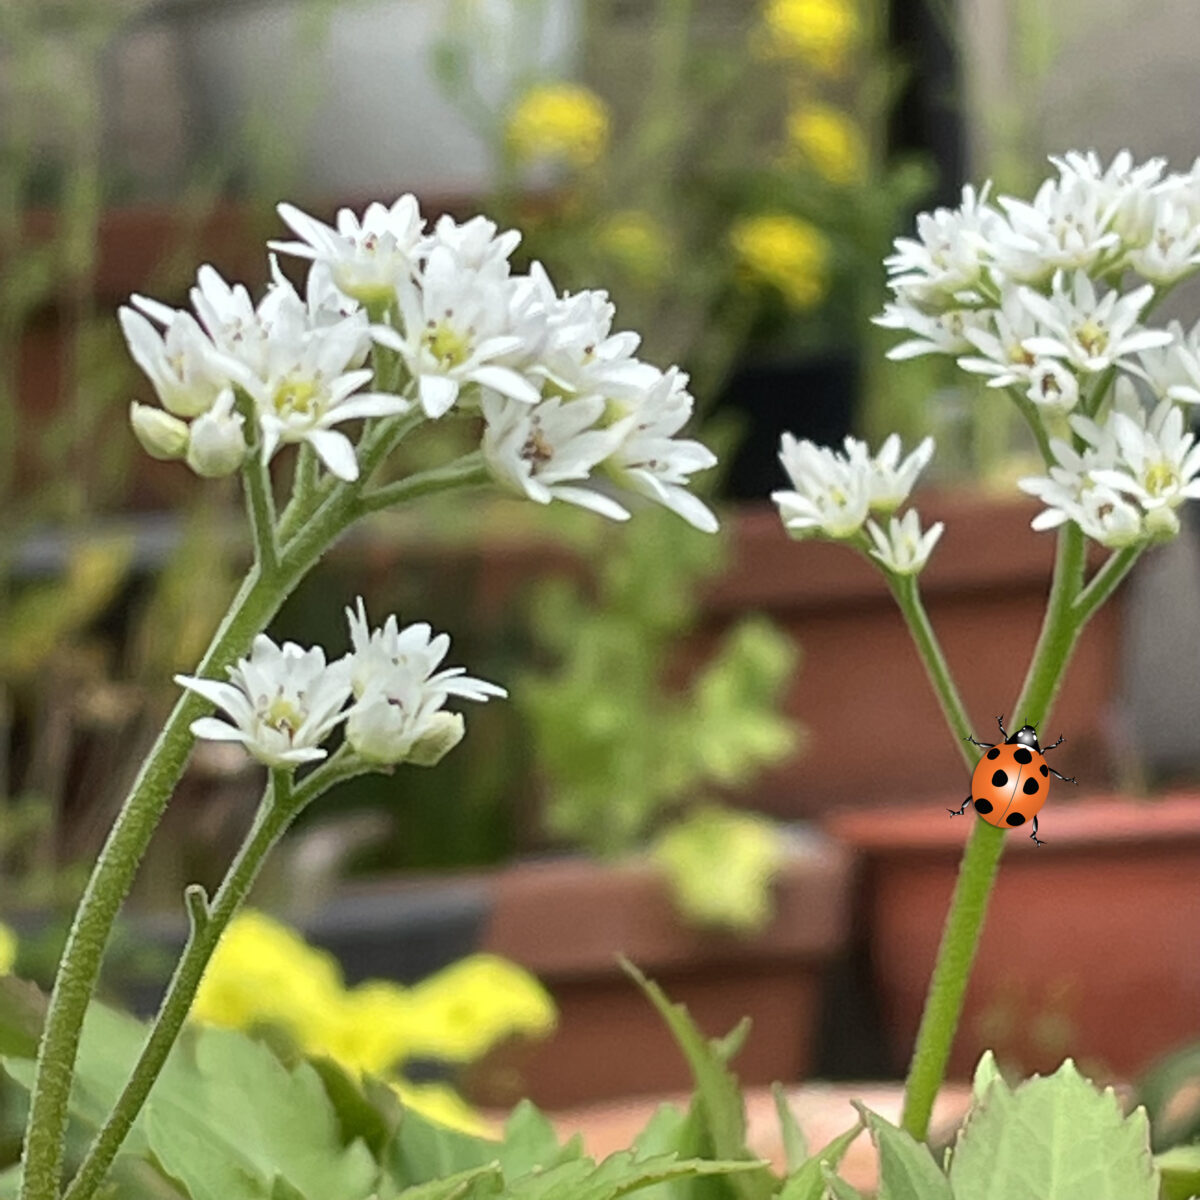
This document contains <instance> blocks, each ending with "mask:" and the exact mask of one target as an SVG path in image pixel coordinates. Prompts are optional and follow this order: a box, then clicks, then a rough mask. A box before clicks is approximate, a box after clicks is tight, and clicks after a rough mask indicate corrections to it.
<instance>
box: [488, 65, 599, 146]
mask: <svg viewBox="0 0 1200 1200" xmlns="http://www.w3.org/2000/svg"><path fill="white" fill-rule="evenodd" d="M608 134H609V119H608V108H607V106H606V105H605V103H604V101H603V100H601V99H600V97H599V96H597V95H596V93H595V92H593V91H591V90H590V89H589V88H586V87H583V86H581V85H579V84H574V83H550V84H543V85H541V86H539V87H534V88H530V89H529V90H528V91H527V92H526V93H525V94H524V95H523V96H522V97H521V99H520V100H519V101H518V102H517V105H516V107H515V108H514V109H513V111H512V114H511V115H510V116H509V118H508V124H507V127H506V130H505V137H506V140H507V142H508V146H509V148H510V149H511V151H512V152H513V154H514V155H515V156H516V157H517V158H518V159H520V160H522V161H526V160H529V159H536V158H561V159H565V160H566V161H567V162H569V163H570V164H571V165H572V166H576V167H586V166H590V165H591V164H592V163H594V162H595V161H596V160H597V159H598V158H599V157H600V156H601V155H602V154H603V153H604V151H605V149H606V148H607V146H608Z"/></svg>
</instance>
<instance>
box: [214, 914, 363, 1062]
mask: <svg viewBox="0 0 1200 1200" xmlns="http://www.w3.org/2000/svg"><path fill="white" fill-rule="evenodd" d="M343 991H344V989H343V986H342V974H341V969H340V968H339V967H338V964H337V962H336V960H335V959H334V958H333V956H332V955H329V954H326V953H324V952H323V951H321V950H316V949H314V948H313V947H312V946H310V945H309V944H308V943H307V942H305V941H304V939H303V938H302V937H300V935H299V934H297V933H296V932H294V931H293V930H291V929H289V928H288V927H287V926H286V925H282V924H280V923H279V922H278V921H274V920H272V919H271V918H270V917H268V916H266V915H265V914H263V913H260V912H254V911H251V910H246V911H245V912H242V913H240V914H239V915H238V916H236V917H234V919H233V920H232V921H231V922H230V923H229V927H228V928H227V929H226V930H225V933H224V934H223V935H222V937H221V941H220V942H219V943H218V945H217V949H216V952H215V953H214V954H213V957H212V961H211V962H210V963H209V964H208V970H207V971H206V972H205V974H204V979H203V981H202V982H201V984H200V990H199V991H198V992H197V993H196V1002H195V1004H194V1005H193V1006H192V1016H193V1018H195V1019H196V1020H198V1021H206V1022H208V1023H209V1024H211V1025H223V1026H226V1027H227V1028H230V1029H249V1028H252V1027H253V1026H255V1025H276V1026H279V1027H280V1028H282V1029H283V1030H284V1031H286V1032H287V1033H288V1034H289V1035H290V1036H292V1037H293V1038H295V1039H296V1041H297V1042H298V1043H299V1044H300V1045H301V1046H302V1047H303V1048H304V1049H306V1050H314V1051H315V1050H316V1049H317V1048H319V1047H320V1046H321V1045H322V1044H323V1043H325V1042H326V1041H327V1040H328V1039H329V1038H330V1036H331V1031H333V1030H335V1029H337V1028H338V1025H339V1022H340V1020H341V1012H340V1007H341V1001H342V995H343Z"/></svg>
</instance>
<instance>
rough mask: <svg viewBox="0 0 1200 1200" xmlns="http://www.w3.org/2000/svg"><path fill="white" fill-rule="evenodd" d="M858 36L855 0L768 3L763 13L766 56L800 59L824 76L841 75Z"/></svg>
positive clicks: (859, 27) (774, 0) (779, 0)
mask: <svg viewBox="0 0 1200 1200" xmlns="http://www.w3.org/2000/svg"><path fill="white" fill-rule="evenodd" d="M861 36H862V22H861V20H860V18H859V14H858V9H857V8H856V7H855V4H854V0H767V3H766V6H765V7H764V9H763V23H762V30H761V31H760V41H761V42H762V43H763V45H764V46H765V49H766V52H767V53H768V54H771V55H773V56H776V57H780V58H794V59H800V60H802V61H803V62H805V63H807V64H808V65H809V66H810V67H812V68H813V69H814V70H816V71H819V72H821V73H822V74H824V75H830V76H837V75H840V74H841V73H842V71H843V70H844V69H845V66H846V61H847V59H848V58H849V56H850V52H851V51H852V50H853V49H854V47H855V45H856V44H857V43H858V41H859V39H860V38H861Z"/></svg>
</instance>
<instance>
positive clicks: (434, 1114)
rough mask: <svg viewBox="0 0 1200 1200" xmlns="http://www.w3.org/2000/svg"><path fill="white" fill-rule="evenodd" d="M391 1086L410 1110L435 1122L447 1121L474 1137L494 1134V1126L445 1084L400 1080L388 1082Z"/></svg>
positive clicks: (445, 1122) (448, 1123)
mask: <svg viewBox="0 0 1200 1200" xmlns="http://www.w3.org/2000/svg"><path fill="white" fill-rule="evenodd" d="M392 1090H393V1091H394V1092H395V1093H396V1095H397V1096H399V1097H400V1099H401V1101H402V1102H403V1103H404V1104H405V1105H406V1106H407V1107H408V1108H411V1109H412V1110H413V1112H417V1113H420V1114H421V1116H423V1117H427V1118H428V1119H429V1120H430V1121H436V1122H437V1123H438V1124H439V1125H448V1126H449V1127H450V1128H451V1129H458V1130H460V1131H461V1132H463V1133H470V1134H474V1135H476V1136H478V1137H494V1136H495V1135H496V1130H495V1129H494V1128H493V1127H492V1126H491V1125H490V1124H489V1123H488V1122H487V1121H485V1120H484V1119H483V1117H481V1116H480V1115H479V1113H477V1112H476V1111H475V1110H474V1109H473V1108H472V1107H471V1106H470V1105H469V1104H468V1103H467V1102H466V1101H465V1100H464V1099H463V1098H462V1097H461V1096H460V1095H459V1094H458V1093H457V1092H456V1091H455V1090H454V1089H453V1088H452V1087H450V1086H448V1085H447V1084H444V1083H409V1082H408V1081H407V1080H401V1081H399V1082H397V1083H393V1084H392Z"/></svg>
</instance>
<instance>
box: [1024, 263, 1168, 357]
mask: <svg viewBox="0 0 1200 1200" xmlns="http://www.w3.org/2000/svg"><path fill="white" fill-rule="evenodd" d="M1153 295H1154V288H1153V287H1152V286H1151V285H1150V284H1146V286H1145V287H1140V288H1137V289H1136V290H1135V291H1132V292H1130V293H1129V294H1128V295H1125V296H1122V295H1121V294H1120V293H1119V292H1117V291H1116V290H1113V291H1109V292H1106V293H1105V294H1104V295H1103V296H1097V294H1096V289H1095V286H1094V285H1093V283H1092V281H1091V280H1090V279H1089V278H1088V277H1087V276H1086V275H1085V274H1084V273H1083V272H1082V271H1076V272H1075V275H1074V277H1073V279H1072V283H1071V287H1070V290H1069V291H1068V290H1067V287H1066V281H1065V278H1064V277H1063V276H1062V275H1056V276H1055V279H1054V285H1053V290H1052V292H1051V295H1050V296H1049V297H1046V296H1043V295H1041V294H1040V293H1038V292H1035V291H1033V290H1032V289H1031V288H1022V289H1021V299H1022V301H1023V303H1024V304H1025V306H1026V307H1027V308H1028V309H1029V311H1030V312H1032V313H1033V315H1034V316H1035V317H1036V318H1037V319H1038V320H1039V321H1040V322H1041V323H1042V325H1043V327H1044V328H1045V330H1046V332H1047V335H1049V336H1042V335H1039V336H1036V337H1031V338H1028V339H1027V340H1026V342H1025V348H1026V349H1027V350H1029V351H1030V352H1031V353H1033V354H1037V355H1046V356H1047V357H1050V358H1064V359H1066V360H1067V362H1069V363H1070V364H1071V365H1072V366H1074V367H1075V368H1076V369H1078V370H1080V371H1084V372H1087V373H1094V372H1096V371H1105V370H1107V369H1108V368H1109V367H1111V366H1113V365H1121V366H1123V365H1125V360H1126V359H1127V357H1128V356H1129V355H1132V354H1134V353H1135V352H1137V351H1139V350H1148V349H1151V348H1153V347H1155V346H1165V345H1166V344H1167V343H1168V342H1170V341H1171V335H1170V334H1169V333H1168V332H1167V331H1166V330H1165V329H1145V328H1143V327H1141V326H1140V325H1138V323H1137V321H1138V316H1139V314H1140V313H1141V311H1142V309H1143V308H1145V307H1146V305H1147V304H1148V303H1149V302H1150V300H1151V298H1152V297H1153Z"/></svg>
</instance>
